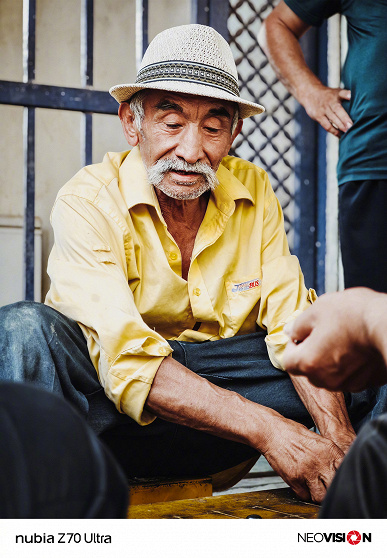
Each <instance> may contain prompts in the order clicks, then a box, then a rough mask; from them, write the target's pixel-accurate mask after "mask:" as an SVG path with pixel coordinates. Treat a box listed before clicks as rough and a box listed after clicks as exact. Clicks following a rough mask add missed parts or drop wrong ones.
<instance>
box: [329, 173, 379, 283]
mask: <svg viewBox="0 0 387 558" xmlns="http://www.w3.org/2000/svg"><path fill="white" fill-rule="evenodd" d="M386 213H387V180H363V181H362V180H356V181H352V182H346V183H345V184H342V185H341V186H340V187H339V225H340V243H341V254H342V260H343V267H344V283H345V287H346V288H348V287H360V286H363V287H369V288H371V289H374V290H376V291H380V292H387V223H386Z"/></svg>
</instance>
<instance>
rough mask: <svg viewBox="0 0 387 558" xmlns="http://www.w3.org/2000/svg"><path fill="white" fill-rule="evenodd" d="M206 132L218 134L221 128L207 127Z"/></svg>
mask: <svg viewBox="0 0 387 558" xmlns="http://www.w3.org/2000/svg"><path fill="white" fill-rule="evenodd" d="M206 130H207V131H208V132H210V133H211V134H216V133H217V132H219V128H211V127H210V126H207V127H206Z"/></svg>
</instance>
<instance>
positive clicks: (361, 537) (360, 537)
mask: <svg viewBox="0 0 387 558" xmlns="http://www.w3.org/2000/svg"><path fill="white" fill-rule="evenodd" d="M297 542H304V543H322V542H325V543H339V542H343V543H345V542H347V543H349V544H351V545H357V544H359V543H360V542H372V535H371V533H359V531H355V530H353V531H349V532H348V533H298V539H297Z"/></svg>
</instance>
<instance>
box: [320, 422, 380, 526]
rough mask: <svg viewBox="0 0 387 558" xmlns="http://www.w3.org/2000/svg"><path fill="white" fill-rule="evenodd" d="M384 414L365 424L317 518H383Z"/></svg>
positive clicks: (337, 474) (338, 472)
mask: <svg viewBox="0 0 387 558" xmlns="http://www.w3.org/2000/svg"><path fill="white" fill-rule="evenodd" d="M386 490H387V415H382V416H381V417H379V418H377V419H375V420H374V421H372V422H369V423H368V424H366V425H365V426H364V427H363V428H362V429H361V431H360V433H359V435H358V437H357V438H356V440H355V442H354V444H353V445H352V446H351V449H350V450H349V452H348V454H347V455H346V457H345V459H344V461H343V463H342V464H341V466H340V467H339V469H338V471H337V473H336V476H335V478H334V479H333V482H332V484H331V486H330V488H329V490H328V493H327V496H326V498H325V500H324V503H323V507H322V510H321V513H320V517H322V518H325V519H327V518H329V519H344V518H348V519H386V518H387V494H386Z"/></svg>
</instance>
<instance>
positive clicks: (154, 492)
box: [129, 478, 212, 506]
mask: <svg viewBox="0 0 387 558" xmlns="http://www.w3.org/2000/svg"><path fill="white" fill-rule="evenodd" d="M206 496H212V483H211V479H210V478H205V479H182V480H179V479H173V480H172V479H169V480H166V479H153V480H149V479H147V480H146V481H145V482H138V483H135V484H131V485H130V486H129V505H130V506H133V505H137V504H148V503H154V502H169V501H171V500H186V499H188V498H204V497H206Z"/></svg>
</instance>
